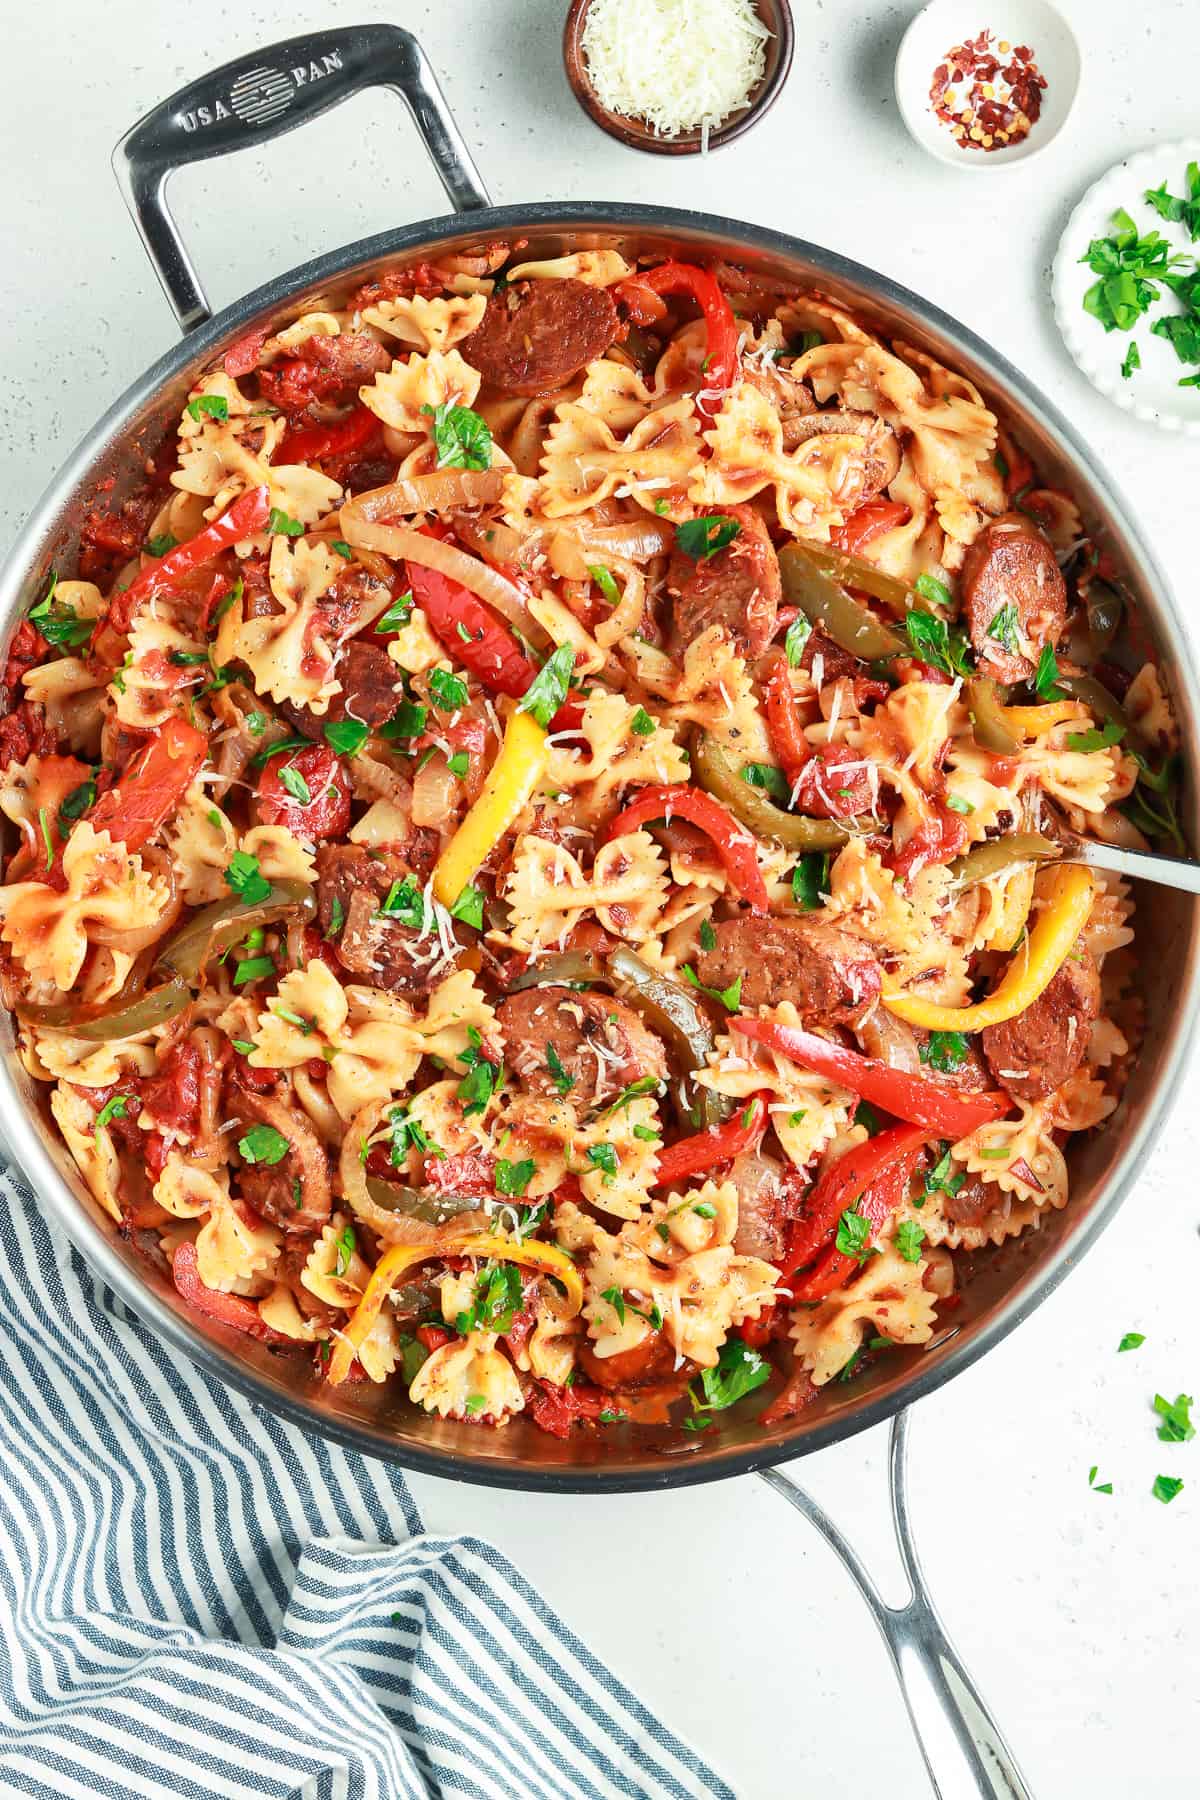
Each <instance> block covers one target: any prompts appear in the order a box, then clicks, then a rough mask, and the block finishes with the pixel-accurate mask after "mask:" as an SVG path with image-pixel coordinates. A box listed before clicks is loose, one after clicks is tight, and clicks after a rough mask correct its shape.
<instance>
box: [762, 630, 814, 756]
mask: <svg viewBox="0 0 1200 1800" xmlns="http://www.w3.org/2000/svg"><path fill="white" fill-rule="evenodd" d="M762 688H763V701H764V703H765V708H766V714H767V730H768V732H769V733H770V737H771V743H772V745H773V746H774V750H775V754H776V756H777V757H778V758H779V761H780V763H781V764H782V765H783V772H784V774H785V775H786V776H787V778H788V781H789V783H790V784H791V785H792V786H793V787H795V785H796V783H797V781H798V780H799V779H800V773H801V771H802V770H803V769H804V767H805V766H806V764H807V763H808V760H809V758H810V756H811V755H812V752H811V750H810V749H809V746H808V739H807V738H806V737H805V735H804V726H803V725H802V724H801V722H800V712H799V708H798V707H797V705H796V695H795V693H794V691H793V689H792V684H791V682H790V680H789V679H788V666H787V660H786V658H785V657H782V656H776V657H775V659H774V660H773V662H772V663H771V666H770V668H769V669H768V670H767V673H766V675H765V676H764V677H763V684H762Z"/></svg>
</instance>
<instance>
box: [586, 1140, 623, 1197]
mask: <svg viewBox="0 0 1200 1800" xmlns="http://www.w3.org/2000/svg"><path fill="white" fill-rule="evenodd" d="M587 1159H588V1161H589V1162H590V1163H591V1165H592V1167H593V1168H594V1169H599V1170H600V1171H601V1173H602V1175H603V1184H602V1185H603V1186H604V1187H611V1186H612V1184H613V1182H614V1181H615V1180H616V1179H617V1171H618V1170H619V1169H620V1166H621V1162H620V1158H619V1157H618V1155H617V1152H616V1147H615V1145H613V1144H589V1145H588V1150H587Z"/></svg>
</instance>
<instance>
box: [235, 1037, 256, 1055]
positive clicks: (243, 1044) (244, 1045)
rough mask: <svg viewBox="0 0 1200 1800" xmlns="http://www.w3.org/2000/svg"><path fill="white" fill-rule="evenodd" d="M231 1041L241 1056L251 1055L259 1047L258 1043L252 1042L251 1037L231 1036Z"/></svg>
mask: <svg viewBox="0 0 1200 1800" xmlns="http://www.w3.org/2000/svg"><path fill="white" fill-rule="evenodd" d="M229 1041H230V1043H231V1044H232V1045H233V1047H234V1049H235V1050H236V1051H237V1053H238V1055H239V1056H249V1055H251V1054H252V1052H253V1051H255V1050H257V1049H258V1045H257V1044H252V1043H251V1042H250V1039H249V1038H230V1040H229Z"/></svg>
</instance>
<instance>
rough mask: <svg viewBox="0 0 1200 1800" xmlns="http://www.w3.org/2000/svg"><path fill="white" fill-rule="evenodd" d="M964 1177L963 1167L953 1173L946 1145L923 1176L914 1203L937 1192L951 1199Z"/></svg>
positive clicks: (965, 1174) (922, 1203)
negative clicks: (921, 1189) (919, 1192)
mask: <svg viewBox="0 0 1200 1800" xmlns="http://www.w3.org/2000/svg"><path fill="white" fill-rule="evenodd" d="M1007 1154H1008V1152H1007V1151H1005V1155H1007ZM966 1179H967V1172H966V1170H965V1169H959V1170H958V1171H957V1173H955V1170H954V1158H953V1157H952V1156H951V1154H950V1147H949V1145H947V1146H946V1149H945V1150H944V1151H943V1153H942V1155H941V1156H940V1157H939V1159H938V1161H937V1162H936V1163H935V1164H934V1165H933V1168H932V1169H931V1170H930V1171H929V1174H928V1175H927V1176H926V1177H925V1190H924V1192H923V1194H922V1195H921V1197H920V1199H919V1200H917V1201H916V1202H915V1203H914V1204H915V1205H917V1206H924V1204H925V1202H926V1200H928V1198H929V1197H930V1195H931V1194H938V1193H941V1194H949V1195H950V1197H951V1199H953V1197H954V1195H955V1194H957V1192H958V1190H959V1188H960V1187H961V1186H962V1184H963V1182H964V1181H965V1180H966Z"/></svg>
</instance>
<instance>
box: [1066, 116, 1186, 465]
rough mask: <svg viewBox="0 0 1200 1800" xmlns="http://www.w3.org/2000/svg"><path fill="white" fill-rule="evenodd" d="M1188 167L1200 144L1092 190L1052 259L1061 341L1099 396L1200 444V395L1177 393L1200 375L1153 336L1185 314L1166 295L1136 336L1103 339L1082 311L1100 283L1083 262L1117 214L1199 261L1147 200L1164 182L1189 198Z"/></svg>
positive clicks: (1167, 152)
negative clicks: (1186, 378)
mask: <svg viewBox="0 0 1200 1800" xmlns="http://www.w3.org/2000/svg"><path fill="white" fill-rule="evenodd" d="M1190 162H1200V138H1181V139H1179V140H1178V141H1177V142H1176V143H1173V144H1155V145H1154V146H1153V147H1152V148H1151V149H1149V150H1139V151H1138V152H1137V154H1136V155H1135V156H1128V157H1126V158H1125V161H1124V162H1119V163H1117V164H1116V165H1115V167H1113V168H1111V169H1110V170H1109V171H1108V173H1107V175H1102V176H1101V177H1100V179H1099V181H1097V182H1094V183H1093V184H1092V186H1091V187H1090V188H1089V189H1088V191H1087V193H1086V194H1085V195H1084V196H1083V199H1082V200H1081V201H1080V202H1079V205H1078V206H1077V207H1076V208H1075V211H1074V212H1073V213H1072V214H1071V217H1070V219H1069V220H1068V221H1067V229H1066V230H1065V231H1064V232H1063V235H1062V241H1061V243H1060V244H1059V246H1058V252H1057V254H1056V256H1055V258H1054V269H1053V272H1052V275H1051V291H1052V294H1053V297H1054V318H1055V321H1056V323H1057V325H1058V329H1059V330H1060V331H1061V333H1062V335H1063V341H1064V343H1065V344H1066V346H1067V349H1068V350H1069V351H1070V352H1071V355H1072V356H1073V357H1074V358H1075V361H1076V362H1077V363H1078V364H1079V367H1080V368H1081V369H1082V370H1083V373H1084V374H1085V375H1086V376H1087V378H1088V380H1089V381H1090V382H1091V384H1092V386H1093V387H1094V388H1098V389H1099V391H1100V392H1101V393H1102V394H1103V395H1105V397H1106V398H1107V399H1109V400H1111V401H1112V402H1113V403H1114V405H1116V406H1119V407H1121V408H1122V409H1123V410H1124V411H1125V412H1128V413H1132V414H1133V416H1134V418H1135V419H1142V420H1144V421H1145V423H1146V424H1148V425H1158V426H1160V427H1161V428H1162V430H1164V431H1181V432H1183V433H1184V435H1185V436H1187V437H1200V388H1181V387H1180V385H1179V378H1180V376H1181V375H1191V374H1194V373H1195V369H1194V367H1192V366H1191V365H1188V364H1185V363H1181V362H1180V360H1179V358H1178V357H1177V356H1176V354H1175V351H1174V350H1173V348H1172V347H1171V345H1170V344H1168V343H1167V342H1166V341H1165V339H1163V338H1160V337H1155V335H1154V333H1153V332H1152V331H1151V329H1150V326H1151V323H1152V321H1153V320H1155V319H1157V318H1159V317H1160V316H1161V315H1162V314H1164V313H1172V312H1177V311H1179V307H1178V305H1177V304H1176V303H1175V302H1174V301H1173V299H1172V297H1171V295H1170V294H1169V293H1168V291H1167V289H1166V288H1165V287H1162V288H1160V290H1159V294H1160V298H1159V300H1158V301H1157V302H1156V304H1155V305H1153V306H1152V307H1151V308H1150V311H1149V312H1148V313H1147V314H1146V315H1145V317H1144V318H1141V319H1139V320H1138V322H1137V324H1136V325H1135V326H1134V328H1133V330H1132V331H1105V329H1104V327H1103V326H1102V325H1101V323H1100V321H1099V319H1093V318H1092V316H1091V314H1090V313H1086V312H1084V310H1083V296H1084V295H1085V294H1086V292H1087V290H1088V289H1089V288H1090V287H1091V285H1092V283H1093V282H1094V281H1095V279H1096V277H1095V275H1094V274H1093V272H1092V271H1091V269H1089V268H1088V266H1087V264H1086V263H1084V262H1082V261H1081V260H1080V258H1081V257H1083V256H1084V255H1085V254H1086V252H1087V247H1088V245H1089V244H1090V243H1091V241H1092V239H1093V238H1097V237H1107V236H1108V234H1109V232H1110V231H1111V229H1112V216H1113V213H1114V212H1115V211H1116V210H1117V208H1118V207H1119V206H1123V207H1124V208H1125V210H1126V212H1128V213H1129V215H1130V217H1131V218H1132V219H1133V221H1134V223H1135V224H1136V225H1137V228H1138V231H1139V232H1141V233H1143V234H1144V233H1145V232H1147V231H1158V232H1161V233H1162V235H1163V237H1165V238H1166V240H1167V242H1168V243H1169V244H1170V246H1171V249H1172V250H1183V251H1186V252H1187V254H1188V255H1189V256H1195V254H1196V250H1197V246H1196V245H1195V244H1193V243H1192V242H1191V240H1190V239H1189V237H1188V234H1187V231H1186V230H1185V228H1184V227H1183V226H1182V225H1172V224H1170V223H1169V222H1168V221H1167V220H1166V219H1163V218H1160V217H1159V215H1158V214H1157V213H1156V212H1155V211H1154V209H1153V208H1152V207H1150V206H1147V205H1146V202H1145V201H1144V200H1143V198H1142V196H1143V194H1144V193H1145V191H1146V189H1147V188H1156V187H1157V186H1158V185H1159V183H1160V182H1161V181H1164V180H1165V181H1166V184H1167V188H1168V190H1169V191H1170V192H1171V193H1172V194H1182V193H1186V191H1187V189H1186V187H1185V184H1184V171H1185V170H1186V168H1187V166H1188V164H1189V163H1190ZM1132 342H1136V344H1137V347H1138V354H1139V356H1140V357H1141V359H1142V365H1141V367H1140V368H1139V369H1136V370H1135V371H1134V373H1133V374H1132V375H1131V376H1130V377H1129V379H1128V381H1126V380H1125V378H1124V377H1123V376H1122V374H1121V361H1122V358H1123V357H1124V355H1125V352H1126V351H1127V349H1128V348H1129V345H1130V344H1131V343H1132Z"/></svg>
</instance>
